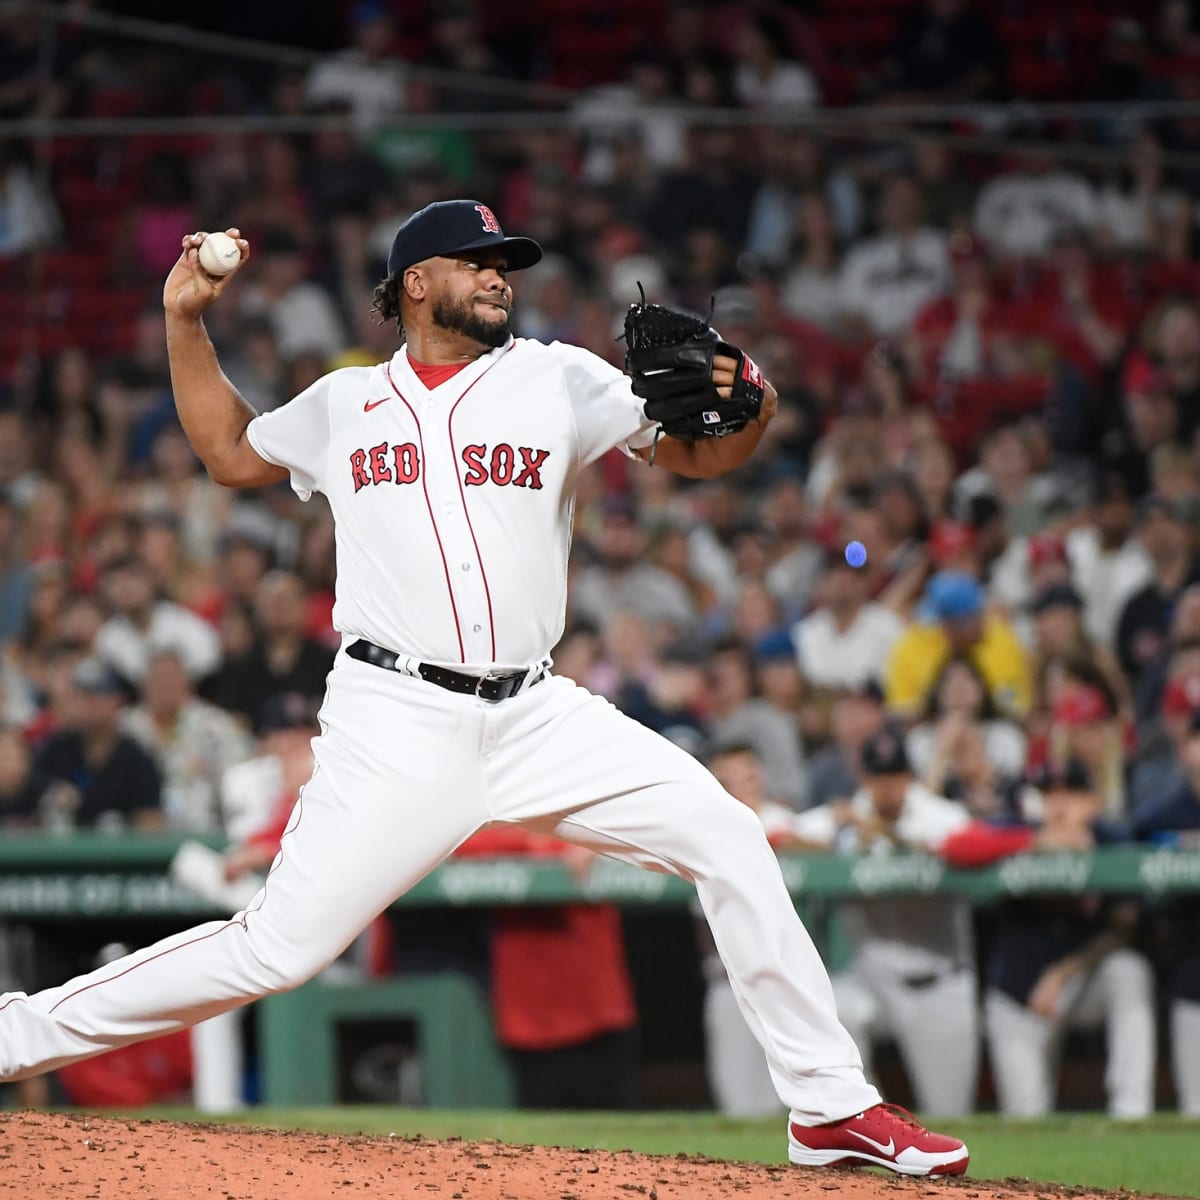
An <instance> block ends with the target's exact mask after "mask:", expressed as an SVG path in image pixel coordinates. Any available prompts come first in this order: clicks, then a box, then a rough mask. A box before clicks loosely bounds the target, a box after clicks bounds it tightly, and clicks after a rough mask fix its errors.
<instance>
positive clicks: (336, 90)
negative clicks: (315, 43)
mask: <svg viewBox="0 0 1200 1200" xmlns="http://www.w3.org/2000/svg"><path fill="white" fill-rule="evenodd" d="M395 36H396V29H395V24H394V22H393V20H392V15H391V13H390V11H389V10H388V7H387V5H386V4H383V3H381V2H380V0H359V2H358V3H357V4H355V6H354V9H353V11H352V13H351V37H352V41H351V44H350V46H349V47H348V48H347V49H345V50H339V51H337V52H336V53H334V54H330V55H326V56H325V57H324V58H322V59H321V60H320V61H319V62H318V63H317V64H316V66H314V67H313V69H312V71H311V72H310V73H309V76H308V80H307V81H306V83H305V99H306V100H307V102H308V103H309V104H310V105H312V106H313V107H317V108H320V107H321V106H323V105H326V104H328V103H330V102H331V101H333V102H338V103H343V104H347V105H349V107H350V112H351V114H352V119H353V121H354V124H355V127H356V128H357V130H358V132H359V133H360V134H366V133H369V132H371V131H372V130H373V129H374V128H375V127H376V126H377V125H379V124H380V123H381V122H382V121H383V120H384V119H385V118H387V117H388V116H390V115H392V114H394V113H398V112H401V111H403V109H404V107H405V90H406V86H407V72H406V71H405V69H404V64H403V63H402V62H401V61H400V60H399V59H398V58H396V57H395V55H394V53H393V42H394V40H395Z"/></svg>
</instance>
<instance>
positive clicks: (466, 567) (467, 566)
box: [463, 563, 471, 571]
mask: <svg viewBox="0 0 1200 1200" xmlns="http://www.w3.org/2000/svg"><path fill="white" fill-rule="evenodd" d="M470 569H471V564H470V563H463V570H464V571H469V570H470Z"/></svg>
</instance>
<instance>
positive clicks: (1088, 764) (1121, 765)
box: [1049, 664, 1129, 822]
mask: <svg viewBox="0 0 1200 1200" xmlns="http://www.w3.org/2000/svg"><path fill="white" fill-rule="evenodd" d="M1081 667H1082V664H1073V665H1072V666H1071V668H1070V670H1071V671H1073V672H1079V673H1080V674H1085V675H1086V672H1083V671H1082V670H1081ZM1125 746H1126V741H1125V734H1124V730H1123V728H1122V725H1121V721H1120V717H1119V716H1118V714H1117V710H1116V705H1115V702H1114V698H1113V697H1112V695H1111V694H1110V693H1108V692H1107V691H1106V690H1105V689H1104V688H1102V687H1099V686H1097V685H1096V684H1095V683H1091V684H1089V683H1086V682H1082V680H1081V679H1080V678H1079V675H1075V677H1073V678H1072V677H1070V676H1068V678H1067V680H1066V681H1065V682H1064V684H1063V686H1062V688H1061V689H1060V690H1059V692H1058V694H1057V696H1055V698H1054V701H1053V708H1052V710H1051V724H1050V747H1049V750H1050V756H1049V762H1050V764H1051V766H1052V767H1055V766H1058V767H1061V766H1062V765H1063V764H1064V763H1067V762H1069V761H1076V762H1079V763H1081V764H1082V766H1083V768H1084V770H1085V771H1086V772H1087V775H1088V779H1089V781H1090V782H1089V788H1090V789H1091V790H1092V791H1094V792H1095V794H1096V796H1097V798H1098V800H1099V804H1100V814H1101V815H1103V816H1104V817H1105V818H1106V819H1108V820H1110V821H1114V822H1116V821H1123V820H1124V819H1125V818H1126V817H1128V815H1129V804H1128V783H1127V780H1126V758H1125Z"/></svg>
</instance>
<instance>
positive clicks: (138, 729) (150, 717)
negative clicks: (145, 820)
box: [124, 650, 250, 833]
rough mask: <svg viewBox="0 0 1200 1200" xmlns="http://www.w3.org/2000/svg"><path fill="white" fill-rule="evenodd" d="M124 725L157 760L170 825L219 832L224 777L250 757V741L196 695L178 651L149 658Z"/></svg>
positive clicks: (160, 652) (223, 716) (237, 728)
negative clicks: (135, 702) (137, 701)
mask: <svg viewBox="0 0 1200 1200" xmlns="http://www.w3.org/2000/svg"><path fill="white" fill-rule="evenodd" d="M124 729H125V732H126V733H128V734H130V735H131V736H132V737H134V738H136V739H137V740H138V742H139V743H141V745H142V746H144V747H145V749H146V750H148V751H149V752H150V753H151V754H152V755H153V756H154V758H155V760H156V761H157V763H158V766H159V770H160V771H161V772H162V775H163V810H164V813H165V817H166V822H167V824H168V825H170V826H171V827H172V828H175V829H186V830H188V831H189V832H192V833H210V832H215V831H218V830H219V829H220V828H221V812H220V785H221V779H222V777H223V776H224V774H225V772H226V771H228V770H229V768H230V767H232V766H233V765H234V764H236V763H239V762H241V761H243V760H244V759H246V758H249V757H250V739H249V738H248V737H247V736H246V734H245V733H244V732H243V731H242V730H241V729H240V728H239V727H238V725H237V724H236V723H235V722H234V720H233V718H232V717H230V716H229V714H227V713H225V712H222V710H221V709H219V708H217V707H216V706H215V705H212V704H208V703H207V702H206V701H204V700H199V699H197V698H196V696H195V694H194V693H193V691H192V686H191V681H190V680H189V678H188V673H187V669H186V667H185V666H184V663H183V660H182V659H181V658H180V656H179V655H178V653H176V652H175V651H174V650H159V651H157V652H155V653H154V654H153V655H152V656H151V659H150V662H149V665H148V666H147V668H146V676H145V679H144V680H143V681H142V696H141V703H140V704H138V705H137V706H136V707H134V708H131V709H129V710H128V711H127V712H126V713H125V717H124Z"/></svg>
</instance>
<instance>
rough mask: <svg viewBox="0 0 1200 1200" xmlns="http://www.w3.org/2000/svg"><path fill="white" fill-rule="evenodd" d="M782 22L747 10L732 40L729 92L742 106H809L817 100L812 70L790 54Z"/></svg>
mask: <svg viewBox="0 0 1200 1200" xmlns="http://www.w3.org/2000/svg"><path fill="white" fill-rule="evenodd" d="M790 51H791V39H790V37H789V36H788V30H787V27H786V26H785V25H784V23H783V21H782V20H780V19H779V18H777V17H775V16H774V15H772V14H770V13H762V12H760V13H748V14H747V15H746V16H745V17H744V18H743V20H742V23H741V26H740V27H739V29H738V31H737V35H736V37H735V39H734V43H733V56H734V61H735V64H736V65H735V66H734V69H733V91H734V95H735V96H736V97H737V100H738V103H739V104H742V105H744V106H745V107H746V108H762V109H769V110H775V109H778V108H811V107H812V106H813V105H815V104H819V103H820V102H821V93H820V89H819V88H818V86H817V81H816V79H815V78H814V76H813V73H812V72H811V71H810V70H808V68H807V67H804V66H802V65H801V64H800V63H798V62H796V61H795V60H794V59H793V58H792V57H791V54H790Z"/></svg>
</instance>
